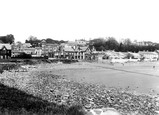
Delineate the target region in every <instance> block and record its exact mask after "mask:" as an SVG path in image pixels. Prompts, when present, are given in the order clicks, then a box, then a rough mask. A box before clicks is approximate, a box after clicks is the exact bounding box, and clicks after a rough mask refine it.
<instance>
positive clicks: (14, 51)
mask: <svg viewBox="0 0 159 115" xmlns="http://www.w3.org/2000/svg"><path fill="white" fill-rule="evenodd" d="M21 53H24V52H23V51H20V50H12V53H11V57H17V56H18V55H20V54H21Z"/></svg>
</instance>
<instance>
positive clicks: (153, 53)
mask: <svg viewBox="0 0 159 115" xmlns="http://www.w3.org/2000/svg"><path fill="white" fill-rule="evenodd" d="M139 54H151V55H158V54H157V53H156V52H146V51H140V52H139Z"/></svg>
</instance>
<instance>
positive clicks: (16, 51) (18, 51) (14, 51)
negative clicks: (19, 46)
mask: <svg viewBox="0 0 159 115" xmlns="http://www.w3.org/2000/svg"><path fill="white" fill-rule="evenodd" d="M22 52H23V51H20V50H12V53H22Z"/></svg>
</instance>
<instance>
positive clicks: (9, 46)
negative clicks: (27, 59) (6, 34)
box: [0, 43, 11, 50]
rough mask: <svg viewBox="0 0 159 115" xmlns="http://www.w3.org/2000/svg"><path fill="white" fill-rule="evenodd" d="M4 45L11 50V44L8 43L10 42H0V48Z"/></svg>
mask: <svg viewBox="0 0 159 115" xmlns="http://www.w3.org/2000/svg"><path fill="white" fill-rule="evenodd" d="M4 46H5V47H6V48H7V49H8V50H11V45H10V44H1V43H0V49H2V48H3V47H4Z"/></svg>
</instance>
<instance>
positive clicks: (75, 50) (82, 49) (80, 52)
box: [55, 45, 90, 60]
mask: <svg viewBox="0 0 159 115" xmlns="http://www.w3.org/2000/svg"><path fill="white" fill-rule="evenodd" d="M89 51H90V49H89V47H87V46H74V47H73V46H69V45H63V46H61V49H60V50H58V51H56V52H55V58H66V59H77V60H84V59H85V55H86V53H88V52H89Z"/></svg>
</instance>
